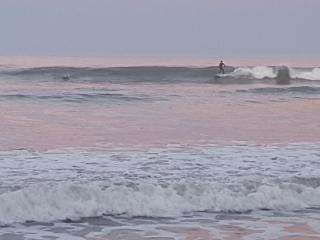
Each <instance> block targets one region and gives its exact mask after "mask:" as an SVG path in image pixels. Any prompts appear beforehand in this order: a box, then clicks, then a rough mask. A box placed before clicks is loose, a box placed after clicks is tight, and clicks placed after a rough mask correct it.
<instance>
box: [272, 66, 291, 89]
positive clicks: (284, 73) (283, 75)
mask: <svg viewBox="0 0 320 240" xmlns="http://www.w3.org/2000/svg"><path fill="white" fill-rule="evenodd" d="M290 78H291V77H290V70H289V68H288V67H287V66H281V67H279V68H278V74H277V77H276V82H277V84H279V85H288V84H290Z"/></svg>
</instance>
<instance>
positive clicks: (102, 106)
mask: <svg viewBox="0 0 320 240" xmlns="http://www.w3.org/2000/svg"><path fill="white" fill-rule="evenodd" d="M217 73H218V68H217V67H211V66H164V65H161V66H156V65H154V66H90V65H88V66H70V65H66V66H55V65H52V66H40V65H35V66H30V65H28V66H22V65H19V66H17V65H2V66H0V113H1V114H0V166H1V167H0V240H47V239H48V240H120V239H121V240H123V239H125V240H196V239H197V240H213V239H221V240H222V239H223V240H235V239H243V240H257V239H270V240H271V239H275V240H276V239H282V240H291V239H292V240H297V239H303V240H305V239H313V240H315V239H320V177H319V176H320V115H319V112H320V68H317V67H309V68H308V67H304V68H301V67H299V68H290V67H286V66H282V67H277V66H253V67H252V66H251V67H246V66H245V67H227V68H226V74H225V75H222V76H221V75H217Z"/></svg>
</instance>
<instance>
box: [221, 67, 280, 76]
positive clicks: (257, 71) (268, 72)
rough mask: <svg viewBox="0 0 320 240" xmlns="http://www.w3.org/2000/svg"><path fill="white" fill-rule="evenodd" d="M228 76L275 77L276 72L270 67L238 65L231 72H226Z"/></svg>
mask: <svg viewBox="0 0 320 240" xmlns="http://www.w3.org/2000/svg"><path fill="white" fill-rule="evenodd" d="M226 76H230V77H249V78H255V79H263V78H275V77H276V76H277V72H276V71H275V70H274V69H273V68H272V67H265V66H257V67H240V68H236V69H235V70H234V71H233V72H232V73H228V74H226Z"/></svg>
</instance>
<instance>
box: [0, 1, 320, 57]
mask: <svg viewBox="0 0 320 240" xmlns="http://www.w3.org/2000/svg"><path fill="white" fill-rule="evenodd" d="M319 13H320V1H319V0H219V1H217V0H0V28H1V35H0V36H1V38H0V39H1V40H0V55H33V56H35V55H55V56H102V57H110V56H118V57H121V56H125V57H200V58H201V57H239V58H241V57H270V58H271V57H285V58H291V57H292V58H309V57H310V58H320V31H319V24H320V14H319Z"/></svg>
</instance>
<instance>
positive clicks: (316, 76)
mask: <svg viewBox="0 0 320 240" xmlns="http://www.w3.org/2000/svg"><path fill="white" fill-rule="evenodd" d="M290 74H291V77H292V78H299V79H307V80H320V68H313V69H311V70H309V71H306V70H303V69H291V71H290Z"/></svg>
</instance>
